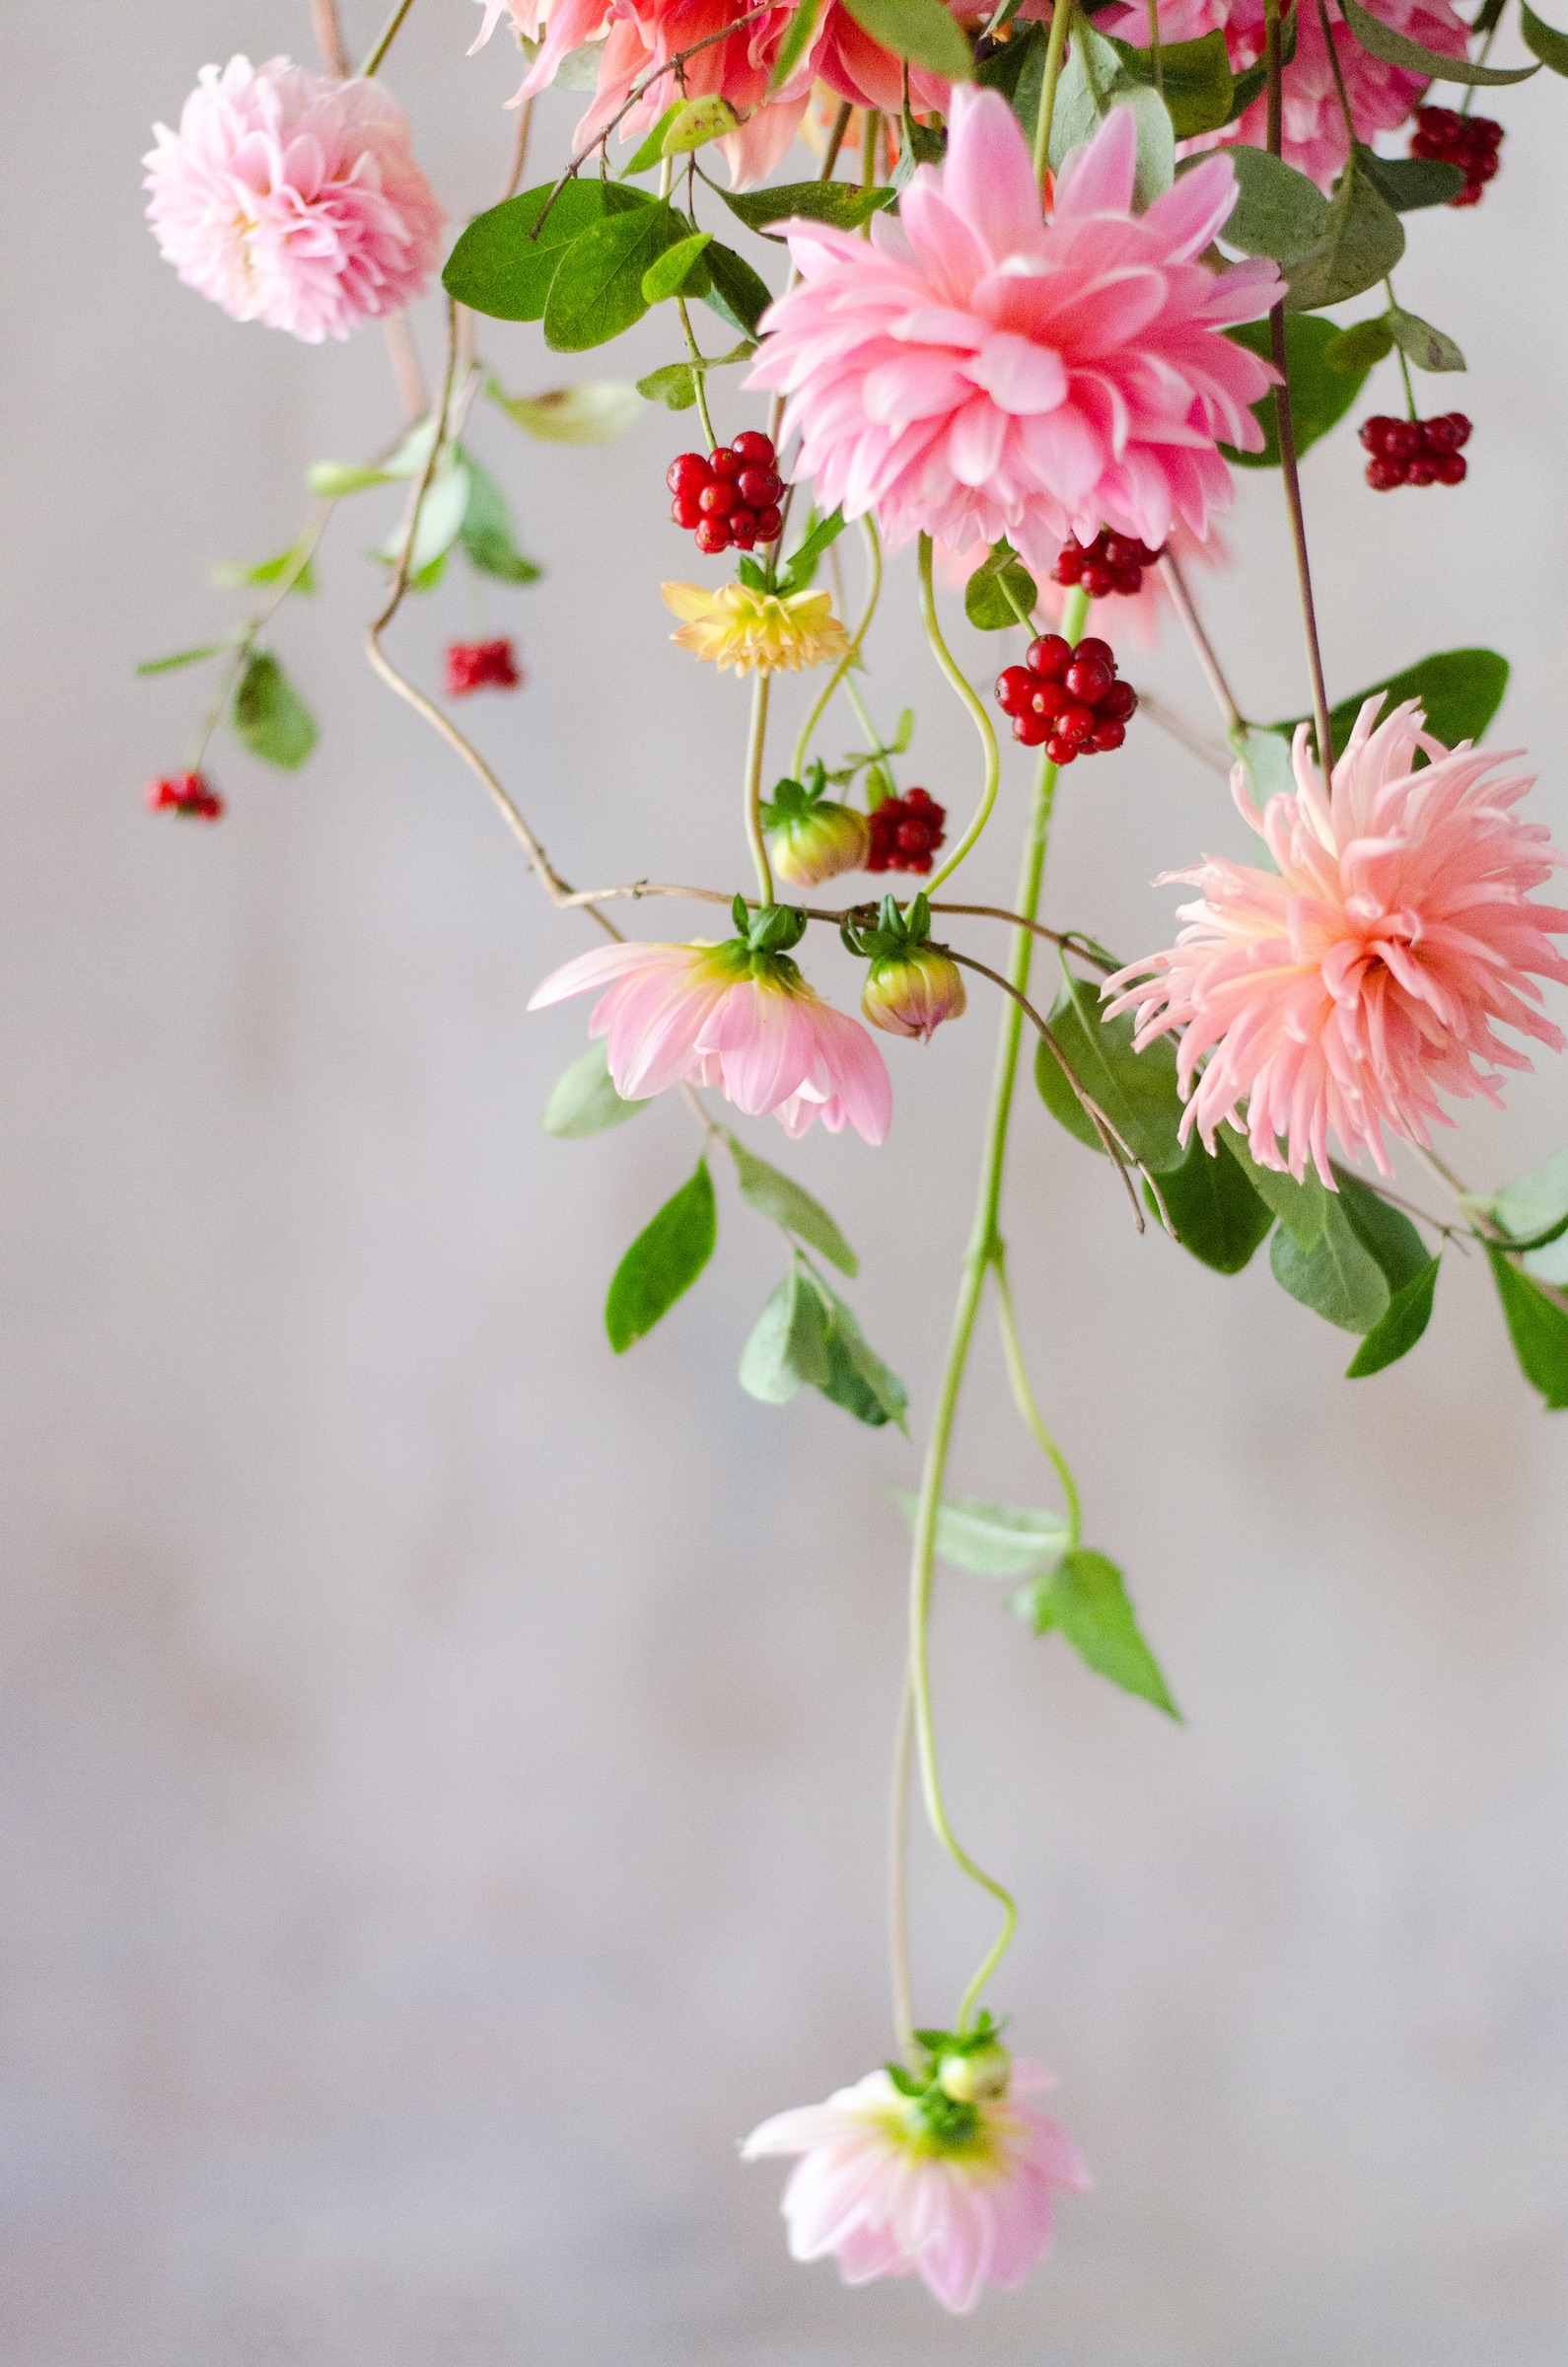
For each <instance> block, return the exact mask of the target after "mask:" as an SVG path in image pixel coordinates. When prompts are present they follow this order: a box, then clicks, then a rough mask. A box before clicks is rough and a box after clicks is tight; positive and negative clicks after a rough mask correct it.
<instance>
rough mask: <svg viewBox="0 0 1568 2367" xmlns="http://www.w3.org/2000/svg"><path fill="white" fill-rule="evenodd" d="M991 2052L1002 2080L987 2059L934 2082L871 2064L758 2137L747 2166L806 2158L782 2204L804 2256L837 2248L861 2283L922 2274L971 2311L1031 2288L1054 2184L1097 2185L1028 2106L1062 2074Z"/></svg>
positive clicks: (1045, 2241) (750, 2145)
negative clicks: (993, 2292)
mask: <svg viewBox="0 0 1568 2367" xmlns="http://www.w3.org/2000/svg"><path fill="white" fill-rule="evenodd" d="M938 2035H939V2034H937V2033H930V2034H922V2036H923V2037H924V2036H930V2037H932V2038H935V2037H937V2036H938ZM985 2052H987V2053H988V2054H989V2055H991V2056H994V2057H997V2058H999V2059H1000V2065H1001V2068H1000V2072H999V2073H998V2074H997V2075H996V2076H995V2077H988V2076H987V2075H986V2068H985V2067H983V2066H982V2068H981V2069H980V2072H979V2075H978V2076H977V2077H975V2078H972V2079H966V2078H964V2077H963V2076H962V2073H963V2071H964V2070H965V2069H966V2068H967V2065H966V2063H965V2062H964V2060H963V2058H962V2057H961V2058H958V2060H957V2061H954V2060H952V2059H951V2058H950V2059H949V2061H948V2062H947V2063H945V2065H944V2066H943V2071H942V2072H939V2073H938V2075H937V2076H936V2077H934V2078H932V2079H931V2080H930V2081H929V2083H928V2084H926V2085H924V2086H919V2085H917V2083H916V2082H915V2081H914V2080H912V2079H910V2078H909V2077H908V2075H907V2074H904V2073H901V2072H900V2073H894V2072H893V2071H891V2070H884V2071H872V2072H868V2074H867V2075H866V2077H865V2078H864V2079H861V2080H857V2081H856V2083H855V2085H854V2086H853V2087H852V2088H840V2089H839V2090H838V2092H837V2094H836V2095H833V2096H829V2098H828V2099H827V2102H826V2103H825V2104H819V2105H805V2106H803V2107H801V2108H800V2110H798V2111H796V2112H791V2113H779V2114H777V2115H776V2116H775V2117H774V2118H773V2119H771V2120H764V2121H763V2122H762V2125H761V2126H760V2128H754V2129H753V2130H752V2131H751V2134H750V2135H749V2136H748V2138H747V2140H746V2143H745V2144H744V2146H743V2147H742V2148H741V2152H742V2158H743V2159H744V2160H746V2161H748V2162H749V2161H755V2160H756V2159H757V2158H758V2156H759V2155H761V2154H765V2153H794V2154H799V2155H800V2157H801V2158H800V2160H799V2161H798V2162H797V2163H796V2166H795V2168H794V2169H793V2170H792V2171H791V2173H790V2178H789V2184H788V2185H787V2186H786V2188H785V2189H784V2204H783V2209H784V2217H785V2220H786V2221H787V2223H788V2226H789V2246H790V2251H791V2253H792V2255H793V2256H794V2258H795V2259H798V2260H820V2259H824V2258H825V2256H826V2255H827V2254H828V2253H834V2254H836V2255H837V2258H838V2271H839V2274H840V2276H842V2278H843V2280H844V2282H845V2284H848V2285H862V2284H866V2283H868V2282H869V2281H870V2280H871V2278H873V2277H875V2276H908V2275H909V2274H911V2272H913V2273H917V2274H918V2275H920V2276H921V2277H923V2278H924V2280H925V2282H926V2284H927V2285H928V2286H929V2287H930V2289H931V2291H932V2292H933V2293H934V2294H935V2295H936V2298H937V2299H938V2301H940V2302H941V2304H942V2306H943V2308H944V2309H948V2310H953V2311H955V2312H962V2311H965V2310H972V2309H973V2307H974V2305H975V2303H976V2302H977V2301H978V2299H979V2297H980V2292H981V2288H982V2287H983V2286H984V2285H986V2284H988V2283H989V2284H993V2285H1000V2286H1001V2287H1003V2288H1004V2290H1008V2291H1011V2290H1012V2289H1013V2288H1014V2287H1016V2286H1018V2285H1021V2284H1022V2283H1023V2282H1024V2279H1025V2278H1026V2277H1027V2276H1028V2274H1029V2272H1030V2270H1031V2269H1032V2268H1033V2265H1034V2263H1035V2261H1036V2260H1037V2259H1039V2258H1040V2255H1041V2254H1042V2253H1043V2252H1045V2250H1046V2249H1047V2248H1048V2246H1049V2244H1050V2240H1051V2220H1052V2203H1051V2197H1052V2193H1053V2190H1055V2189H1056V2188H1066V2189H1067V2190H1069V2191H1072V2192H1082V2191H1083V2190H1084V2189H1085V2188H1088V2187H1089V2186H1090V2185H1091V2183H1092V2181H1091V2179H1090V2176H1089V2171H1088V2169H1087V2167H1086V2165H1085V2163H1084V2160H1083V2157H1082V2155H1081V2154H1080V2153H1079V2151H1078V2148H1077V2146H1076V2145H1074V2144H1073V2142H1072V2140H1071V2138H1070V2137H1068V2136H1066V2135H1065V2134H1064V2133H1063V2131H1062V2130H1061V2129H1060V2128H1058V2127H1057V2125H1056V2123H1055V2122H1054V2121H1053V2120H1048V2119H1047V2118H1046V2117H1045V2115H1044V2114H1043V2113H1041V2112H1037V2111H1035V2109H1034V2108H1033V2106H1032V2105H1030V2104H1027V2103H1025V2102H1024V2101H1023V2099H1024V2098H1025V2097H1027V2096H1030V2095H1032V2094H1033V2093H1035V2092H1036V2091H1037V2090H1039V2089H1041V2088H1046V2087H1049V2086H1050V2084H1051V2081H1050V2074H1049V2073H1048V2072H1045V2071H1042V2070H1040V2069H1039V2067H1038V2065H1037V2064H1034V2063H1026V2062H1013V2063H1009V2061H1008V2057H1007V2054H1006V2052H1005V2050H1004V2049H1003V2048H1002V2047H1000V2046H995V2045H992V2046H990V2047H989V2048H987V2049H985ZM975 2059H976V2060H978V2058H975ZM954 2074H957V2076H954ZM944 2076H946V2077H947V2080H948V2083H949V2084H946V2085H945V2084H944ZM998 2082H999V2083H1000V2084H998Z"/></svg>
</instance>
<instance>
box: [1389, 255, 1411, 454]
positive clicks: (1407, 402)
mask: <svg viewBox="0 0 1568 2367" xmlns="http://www.w3.org/2000/svg"><path fill="white" fill-rule="evenodd" d="M1383 284H1384V286H1385V287H1386V288H1387V290H1388V292H1389V308H1390V311H1391V312H1397V311H1398V309H1399V299H1398V297H1397V296H1395V294H1394V292H1393V281H1392V279H1391V278H1386V279H1385V280H1384V283H1383ZM1393 350H1394V352H1395V353H1396V354H1397V355H1398V357H1399V376H1400V377H1401V378H1402V379H1403V381H1404V407H1405V409H1406V410H1407V411H1408V413H1409V415H1410V424H1411V426H1412V427H1414V426H1416V425H1417V424H1418V421H1417V418H1416V408H1415V389H1414V387H1413V386H1412V385H1411V384H1410V364H1409V360H1408V357H1407V356H1406V354H1405V350H1404V347H1403V346H1402V345H1395V347H1394V349H1393Z"/></svg>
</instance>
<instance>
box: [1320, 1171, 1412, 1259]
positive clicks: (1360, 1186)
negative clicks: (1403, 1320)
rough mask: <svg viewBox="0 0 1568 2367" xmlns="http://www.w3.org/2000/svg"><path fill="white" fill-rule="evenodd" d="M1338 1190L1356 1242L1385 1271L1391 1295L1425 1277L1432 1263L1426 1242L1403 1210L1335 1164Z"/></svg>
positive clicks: (1334, 1175)
mask: <svg viewBox="0 0 1568 2367" xmlns="http://www.w3.org/2000/svg"><path fill="white" fill-rule="evenodd" d="M1332 1173H1333V1179H1334V1182H1335V1183H1337V1184H1338V1186H1339V1204H1340V1206H1341V1207H1342V1208H1343V1210H1344V1212H1345V1214H1346V1216H1348V1217H1349V1219H1350V1222H1351V1225H1352V1227H1353V1229H1354V1231H1355V1234H1356V1238H1357V1240H1358V1241H1359V1242H1360V1243H1361V1246H1362V1248H1363V1249H1364V1250H1366V1251H1367V1252H1368V1254H1369V1255H1371V1256H1373V1257H1375V1258H1376V1259H1377V1261H1378V1264H1379V1265H1380V1266H1381V1267H1382V1269H1383V1278H1384V1280H1385V1281H1386V1282H1387V1283H1388V1285H1389V1288H1390V1291H1398V1290H1403V1289H1404V1287H1405V1286H1406V1284H1407V1283H1410V1282H1413V1281H1415V1279H1416V1277H1417V1276H1418V1275H1420V1274H1424V1273H1425V1271H1426V1269H1427V1266H1428V1264H1429V1263H1430V1259H1429V1256H1428V1253H1427V1247H1426V1244H1425V1242H1424V1241H1423V1240H1422V1239H1421V1236H1420V1234H1419V1233H1418V1232H1417V1231H1416V1229H1415V1227H1414V1225H1412V1224H1411V1222H1410V1219H1409V1218H1408V1217H1407V1216H1406V1215H1405V1214H1404V1213H1403V1211H1402V1210H1401V1209H1398V1208H1394V1207H1392V1206H1390V1202H1389V1201H1387V1200H1386V1199H1385V1198H1384V1197H1383V1194H1382V1193H1381V1192H1377V1191H1374V1190H1373V1188H1372V1186H1371V1184H1370V1183H1363V1182H1362V1180H1361V1178H1360V1177H1359V1176H1356V1175H1352V1174H1351V1172H1350V1170H1349V1168H1347V1167H1341V1166H1340V1165H1339V1163H1338V1161H1337V1160H1335V1161H1333V1162H1332Z"/></svg>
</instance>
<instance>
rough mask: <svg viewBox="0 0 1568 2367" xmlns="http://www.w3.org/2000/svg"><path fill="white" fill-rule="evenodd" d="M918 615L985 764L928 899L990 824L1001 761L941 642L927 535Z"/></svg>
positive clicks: (987, 721)
mask: <svg viewBox="0 0 1568 2367" xmlns="http://www.w3.org/2000/svg"><path fill="white" fill-rule="evenodd" d="M1086 610H1087V603H1086ZM920 614H921V618H922V620H923V622H924V624H925V628H926V639H927V640H928V641H929V642H930V644H931V649H932V654H933V656H934V657H935V659H936V661H937V664H938V665H939V666H940V667H941V669H942V671H943V673H944V674H945V675H946V676H947V678H948V681H950V682H951V683H952V685H953V687H954V689H955V690H956V691H957V692H958V694H959V697H960V698H961V699H962V702H963V704H964V706H965V707H967V709H968V711H969V715H970V719H971V720H972V722H973V724H974V728H975V730H976V731H977V732H978V733H979V735H980V750H981V753H982V755H983V758H984V764H985V773H984V779H983V781H982V783H981V787H980V802H979V804H978V806H977V807H976V808H975V810H974V815H973V818H972V820H971V821H970V823H969V826H968V828H967V829H966V830H965V831H964V833H963V835H962V838H961V839H960V840H959V843H958V845H957V846H956V847H955V848H954V850H953V852H952V854H951V855H949V857H948V859H947V861H946V862H945V863H944V864H943V866H942V868H941V870H940V871H938V872H937V873H936V874H935V875H934V877H933V879H932V881H931V885H930V887H929V889H928V890H927V891H926V893H927V894H928V895H934V894H935V892H936V890H937V889H938V888H940V887H941V885H942V883H943V881H944V880H950V879H951V878H952V877H953V874H954V873H955V872H956V871H957V870H958V868H959V865H960V864H961V863H962V861H963V858H964V856H965V855H966V854H967V853H968V851H969V849H970V848H971V847H972V846H973V844H974V842H975V840H976V839H977V838H978V837H979V835H980V832H981V831H982V830H983V829H984V827H985V825H986V824H987V823H988V822H989V821H990V819H991V808H992V807H993V806H994V805H995V803H996V790H997V783H998V782H999V781H1000V779H1001V777H1002V759H1001V755H1000V754H999V753H998V750H997V745H996V734H995V732H994V731H993V730H992V729H991V718H990V716H989V715H988V714H987V713H986V711H985V708H984V705H983V704H982V702H981V700H980V699H979V698H978V696H977V695H976V693H975V691H974V688H973V685H972V684H971V683H970V681H969V680H968V677H967V676H966V675H965V674H964V673H963V671H962V667H960V666H959V665H958V663H957V661H956V660H955V659H954V657H953V654H952V652H951V651H950V650H949V648H948V645H947V643H946V642H945V641H944V640H943V638H942V627H941V625H940V624H939V623H938V621H937V596H936V588H935V586H934V585H933V583H932V580H931V537H930V536H929V535H922V536H921V538H920ZM1078 629H1079V631H1080V632H1082V630H1083V626H1082V624H1081V623H1080V625H1079V628H1078Z"/></svg>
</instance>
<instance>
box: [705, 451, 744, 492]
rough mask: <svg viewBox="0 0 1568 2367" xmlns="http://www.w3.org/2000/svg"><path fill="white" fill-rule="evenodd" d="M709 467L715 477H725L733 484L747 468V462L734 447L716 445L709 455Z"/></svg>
mask: <svg viewBox="0 0 1568 2367" xmlns="http://www.w3.org/2000/svg"><path fill="white" fill-rule="evenodd" d="M708 466H709V467H710V468H711V469H712V470H713V473H714V475H715V476H719V477H724V478H726V479H728V480H729V481H731V482H732V483H733V481H734V480H735V478H736V477H738V476H739V475H740V474H741V473H742V471H743V469H745V467H746V466H747V462H746V460H745V458H744V456H743V455H742V454H741V453H738V452H737V451H736V450H735V449H734V447H733V446H732V445H729V444H716V445H715V446H714V448H713V450H712V452H711V453H710V454H709V455H708Z"/></svg>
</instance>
